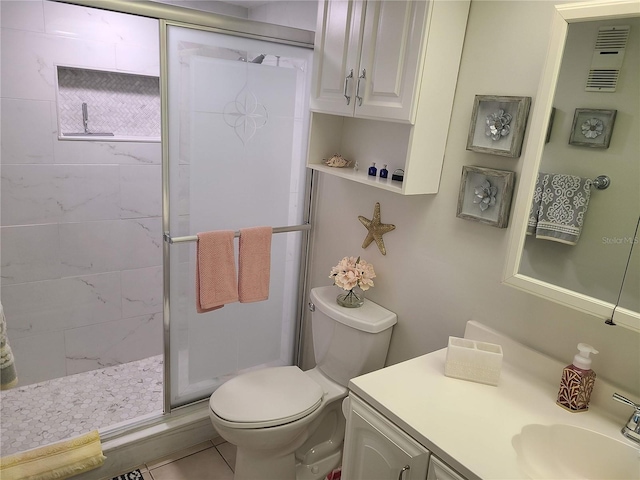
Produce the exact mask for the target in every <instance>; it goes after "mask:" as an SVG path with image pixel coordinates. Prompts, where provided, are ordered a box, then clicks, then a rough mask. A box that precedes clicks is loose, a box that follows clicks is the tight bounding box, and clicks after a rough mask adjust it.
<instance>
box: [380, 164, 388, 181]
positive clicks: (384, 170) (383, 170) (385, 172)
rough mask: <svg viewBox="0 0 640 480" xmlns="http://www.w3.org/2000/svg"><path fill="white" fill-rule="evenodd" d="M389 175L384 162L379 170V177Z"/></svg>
mask: <svg viewBox="0 0 640 480" xmlns="http://www.w3.org/2000/svg"><path fill="white" fill-rule="evenodd" d="M388 176H389V170H387V164H386V163H385V164H384V167H382V169H381V170H380V178H387V177H388Z"/></svg>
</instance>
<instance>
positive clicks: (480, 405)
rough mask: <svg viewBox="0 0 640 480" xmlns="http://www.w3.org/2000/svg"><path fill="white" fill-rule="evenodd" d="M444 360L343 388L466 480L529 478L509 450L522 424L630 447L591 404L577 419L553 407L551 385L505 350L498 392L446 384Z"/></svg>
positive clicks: (420, 361) (435, 358)
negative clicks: (592, 434)
mask: <svg viewBox="0 0 640 480" xmlns="http://www.w3.org/2000/svg"><path fill="white" fill-rule="evenodd" d="M494 343H499V342H494ZM507 350H509V349H507ZM446 353H447V349H446V348H445V349H442V350H438V351H436V352H433V353H430V354H427V355H423V356H420V357H417V358H414V359H411V360H408V361H405V362H402V363H399V364H396V365H392V366H389V367H386V368H383V369H382V370H378V371H376V372H372V373H369V374H366V375H363V376H360V377H357V378H355V379H352V380H351V382H350V384H349V388H350V390H351V391H352V392H353V393H355V394H356V395H358V396H359V397H360V398H362V399H363V400H365V401H366V402H367V403H369V404H370V405H371V406H372V407H374V408H375V409H376V410H378V411H379V412H381V413H382V414H383V415H385V416H386V417H387V418H388V419H389V420H391V421H392V422H394V423H395V424H396V425H398V426H399V427H400V428H401V429H403V430H404V431H405V432H407V433H408V434H409V435H410V436H412V437H413V438H414V439H416V440H417V441H418V442H420V443H421V444H422V445H424V446H425V447H426V448H427V449H428V450H430V451H431V452H432V453H433V454H435V455H436V456H438V457H439V458H441V459H442V460H443V461H445V462H446V463H448V464H449V465H450V466H451V467H452V468H454V469H455V470H457V471H458V472H459V473H460V474H462V475H463V476H465V477H466V478H467V479H469V480H471V479H476V478H481V479H519V478H528V477H527V475H526V474H525V473H524V472H523V471H522V470H521V468H520V467H519V466H518V458H517V455H516V451H515V449H514V447H513V446H512V443H511V442H512V439H513V437H514V436H515V435H517V434H519V433H520V431H521V429H522V427H524V426H525V425H528V424H542V425H552V424H567V425H575V426H577V427H582V428H586V429H589V430H593V431H596V432H599V433H601V434H604V435H607V436H609V437H611V438H614V439H618V440H620V441H622V442H625V443H629V444H631V443H632V442H630V441H628V440H626V439H625V438H624V437H623V436H622V435H621V433H620V429H621V428H622V426H623V423H624V422H620V421H619V420H618V419H616V418H614V417H613V416H612V415H611V414H610V413H609V412H607V411H605V410H603V409H602V408H599V407H598V406H597V405H593V401H592V403H591V405H590V408H589V410H588V411H587V412H581V413H571V412H568V411H566V410H564V409H563V408H561V407H559V406H558V405H556V396H557V393H558V385H552V384H551V383H550V382H549V381H547V380H548V379H547V380H545V379H541V378H537V377H536V376H535V375H533V374H531V373H529V372H525V371H522V370H521V369H519V368H517V367H516V366H514V365H512V364H510V363H509V362H508V361H506V360H507V358H506V356H507V354H508V353H509V352H508V351H505V361H503V363H502V370H501V375H500V381H499V384H498V386H491V385H484V384H480V383H475V382H470V381H465V380H460V379H456V378H450V377H446V376H445V375H444V365H445V359H446ZM560 375H561V368H560V371H558V384H559V381H560ZM595 388H596V389H597V388H598V380H596V387H595ZM594 393H595V390H594ZM609 398H610V397H609ZM612 403H617V402H612ZM630 413H631V412H630V411H629V414H630Z"/></svg>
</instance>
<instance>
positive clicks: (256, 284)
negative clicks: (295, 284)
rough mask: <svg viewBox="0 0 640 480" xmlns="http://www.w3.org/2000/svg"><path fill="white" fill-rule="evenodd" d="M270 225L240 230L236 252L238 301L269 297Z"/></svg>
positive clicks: (260, 299)
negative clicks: (237, 252) (238, 247)
mask: <svg viewBox="0 0 640 480" xmlns="http://www.w3.org/2000/svg"><path fill="white" fill-rule="evenodd" d="M272 234H273V229H272V228H271V227H253V228H244V229H242V230H240V252H239V254H238V293H239V298H240V303H249V302H260V301H262V300H266V299H267V298H269V278H270V275H271V235H272Z"/></svg>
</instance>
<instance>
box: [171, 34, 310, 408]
mask: <svg viewBox="0 0 640 480" xmlns="http://www.w3.org/2000/svg"><path fill="white" fill-rule="evenodd" d="M166 38H167V42H166V47H167V48H166V65H167V71H168V75H167V109H168V165H165V172H167V171H168V184H169V195H168V197H167V196H166V195H165V202H166V201H167V198H168V202H169V205H168V210H169V211H168V213H169V217H168V226H169V232H170V235H171V236H172V237H178V236H191V235H196V234H197V233H199V232H206V231H211V230H239V229H240V228H245V227H253V226H263V225H268V226H273V227H279V226H287V225H298V224H301V223H302V222H303V216H304V214H303V207H304V203H305V202H304V196H305V167H304V163H305V162H304V155H305V151H306V139H307V132H308V114H307V113H306V112H308V109H307V99H308V98H309V86H310V77H309V71H310V66H311V55H312V51H311V50H309V49H305V48H302V47H294V46H290V45H282V44H277V43H271V42H266V41H261V40H255V39H249V38H240V37H235V36H232V35H225V34H220V33H214V32H211V31H207V30H199V29H193V28H187V27H182V26H175V25H168V26H167V31H166ZM165 161H166V160H165ZM165 183H166V182H165ZM165 227H166V224H165ZM302 238H303V234H302V233H300V232H293V233H281V234H274V236H273V239H272V251H271V262H272V263H271V283H270V295H269V299H268V300H266V301H263V302H257V303H243V304H240V303H233V304H229V305H225V306H224V307H223V308H221V309H219V310H214V311H212V312H208V313H204V314H198V313H196V308H195V255H196V243H195V242H184V243H174V244H172V245H170V246H169V247H168V248H167V247H165V250H167V252H168V253H167V254H166V255H167V256H168V257H169V258H168V259H167V258H165V262H166V261H167V260H168V261H169V263H168V264H169V266H170V269H169V282H170V283H169V289H170V295H169V330H170V349H169V363H170V386H169V387H170V391H171V394H170V403H171V405H172V406H174V407H175V406H178V405H182V404H185V403H189V402H192V401H195V400H198V399H200V398H204V397H206V396H207V395H209V394H210V393H211V392H213V391H214V390H215V389H216V388H217V387H218V386H219V385H220V384H221V383H223V382H224V381H226V380H227V379H229V378H231V377H233V376H234V375H236V374H237V373H239V372H243V371H247V370H250V369H254V368H261V367H264V366H273V365H290V364H292V361H293V356H294V344H295V339H294V335H295V332H296V322H297V320H296V314H297V312H296V306H297V292H298V283H299V282H298V280H299V270H300V252H301V248H302V245H301V244H302ZM236 254H237V240H236ZM165 264H166V263H165Z"/></svg>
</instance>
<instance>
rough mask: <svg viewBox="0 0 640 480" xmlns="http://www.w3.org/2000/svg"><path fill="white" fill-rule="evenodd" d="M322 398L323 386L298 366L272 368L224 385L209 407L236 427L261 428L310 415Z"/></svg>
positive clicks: (212, 398) (215, 393) (214, 395)
mask: <svg viewBox="0 0 640 480" xmlns="http://www.w3.org/2000/svg"><path fill="white" fill-rule="evenodd" d="M322 397H323V390H322V387H320V385H318V383H316V382H314V381H313V380H312V379H311V378H310V377H309V376H308V375H306V374H305V373H304V372H303V371H302V370H300V369H299V368H298V367H295V366H293V367H273V368H265V369H261V370H255V371H253V372H248V373H244V374H242V375H238V376H237V377H235V378H232V379H231V380H229V381H227V382H225V383H224V384H222V385H221V386H220V387H219V388H218V389H217V390H216V391H215V392H213V394H212V395H211V399H210V400H209V407H210V408H211V410H212V411H213V413H215V414H216V415H217V416H218V417H220V418H222V419H224V420H227V421H230V422H235V423H238V426H237V427H238V428H263V427H271V426H274V425H282V424H284V423H288V422H293V421H294V420H298V419H299V418H302V417H305V416H307V415H309V414H310V413H311V412H313V411H314V410H315V409H317V408H318V406H319V405H320V403H321V401H322Z"/></svg>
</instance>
